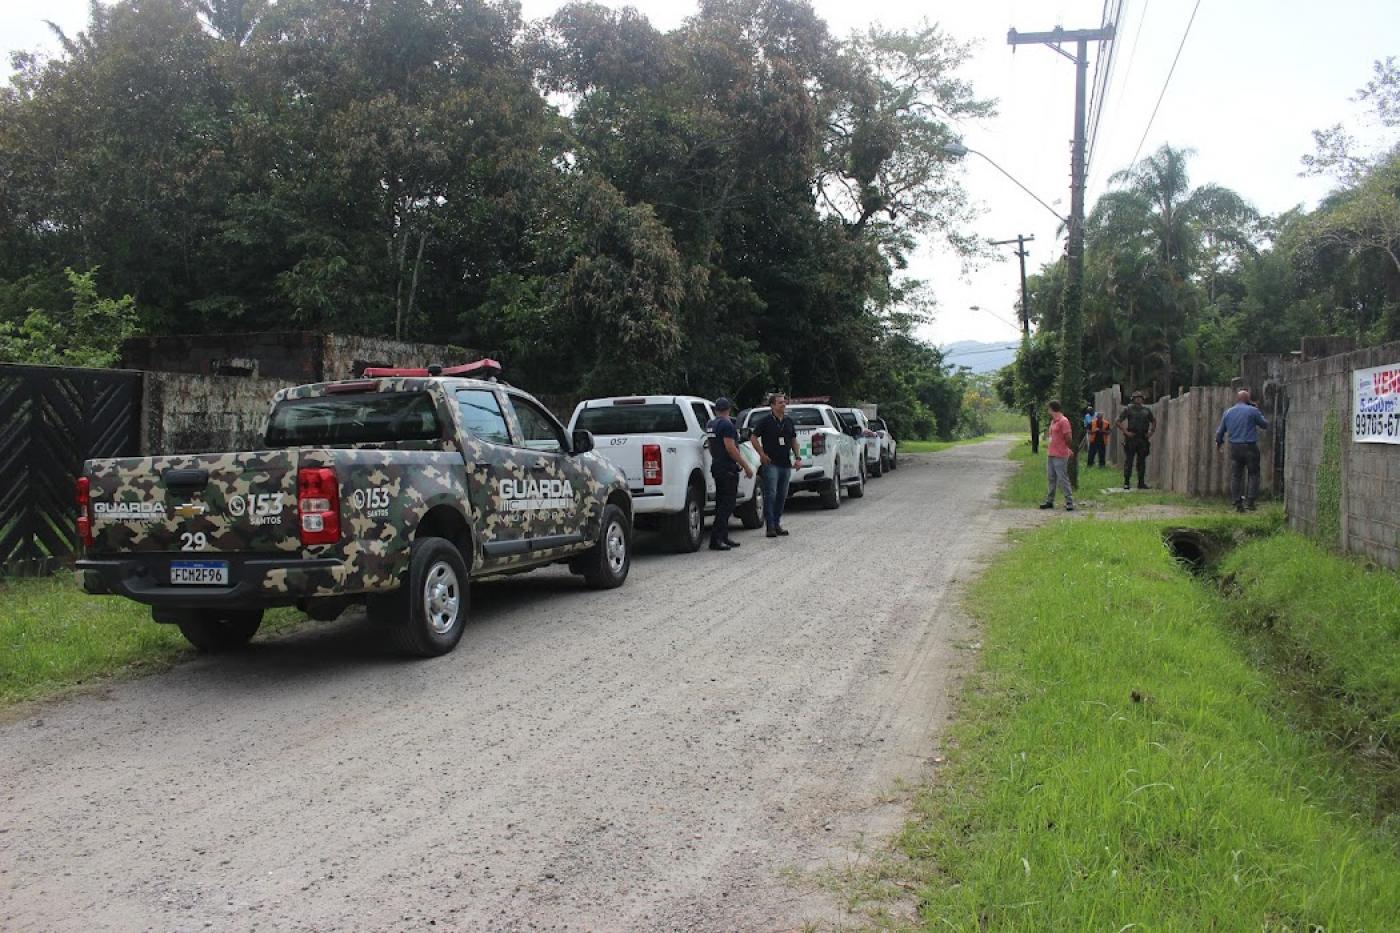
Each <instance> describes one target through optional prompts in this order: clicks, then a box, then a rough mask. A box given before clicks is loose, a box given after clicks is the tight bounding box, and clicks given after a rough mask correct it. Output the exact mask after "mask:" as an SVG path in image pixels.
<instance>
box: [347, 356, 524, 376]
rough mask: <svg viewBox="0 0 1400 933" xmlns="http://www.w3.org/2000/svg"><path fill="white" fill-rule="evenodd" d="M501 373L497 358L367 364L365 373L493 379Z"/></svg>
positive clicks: (367, 374) (374, 374) (373, 374)
mask: <svg viewBox="0 0 1400 933" xmlns="http://www.w3.org/2000/svg"><path fill="white" fill-rule="evenodd" d="M500 374H501V364H500V363H498V362H496V361H495V360H477V361H476V362H474V363H463V364H462V365H460V366H448V367H446V368H443V367H440V366H427V367H424V366H415V367H407V368H403V367H397V366H367V367H365V371H364V373H363V375H365V376H367V377H369V378H372V379H379V378H384V377H389V376H467V377H471V378H474V379H491V378H494V377H496V376H499V375H500Z"/></svg>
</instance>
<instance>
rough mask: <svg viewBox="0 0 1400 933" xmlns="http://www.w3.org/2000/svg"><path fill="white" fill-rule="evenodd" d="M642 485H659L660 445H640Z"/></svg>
mask: <svg viewBox="0 0 1400 933" xmlns="http://www.w3.org/2000/svg"><path fill="white" fill-rule="evenodd" d="M642 485H644V486H660V485H661V445H660V444H643V445H642Z"/></svg>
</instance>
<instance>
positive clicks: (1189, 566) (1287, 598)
mask: <svg viewBox="0 0 1400 933" xmlns="http://www.w3.org/2000/svg"><path fill="white" fill-rule="evenodd" d="M1162 543H1163V545H1164V546H1165V547H1166V549H1167V551H1168V553H1170V554H1171V556H1172V557H1173V558H1174V559H1175V561H1176V563H1177V564H1178V566H1179V567H1180V568H1181V569H1182V570H1183V571H1184V572H1186V573H1189V574H1191V575H1192V576H1193V577H1195V578H1196V580H1197V581H1198V583H1199V584H1200V585H1201V586H1202V587H1204V588H1205V589H1206V590H1207V592H1209V593H1210V594H1211V595H1212V597H1213V598H1215V599H1218V600H1220V601H1221V602H1222V603H1223V604H1224V609H1225V612H1224V617H1225V619H1226V620H1227V623H1228V624H1229V625H1230V627H1231V628H1232V630H1233V631H1234V632H1235V633H1236V634H1237V635H1238V636H1239V638H1240V639H1241V644H1242V647H1243V648H1244V649H1245V651H1246V652H1247V654H1248V656H1249V657H1250V659H1251V660H1252V661H1253V663H1254V664H1255V666H1256V667H1258V668H1259V669H1260V670H1261V671H1262V672H1263V673H1264V674H1266V675H1267V676H1268V677H1269V681H1270V684H1271V686H1272V687H1273V689H1274V691H1275V693H1276V694H1277V696H1278V697H1279V698H1280V700H1281V702H1280V704H1279V706H1280V712H1281V714H1282V715H1283V716H1285V717H1286V719H1287V721H1288V722H1289V723H1290V725H1291V726H1293V727H1294V728H1295V729H1298V730H1300V731H1306V732H1311V733H1314V734H1316V735H1318V736H1319V737H1321V738H1322V739H1323V741H1324V742H1325V743H1326V745H1328V746H1329V747H1331V748H1332V749H1334V750H1335V751H1338V752H1340V753H1342V754H1343V755H1344V756H1345V762H1346V766H1347V769H1348V770H1349V771H1350V772H1351V773H1352V775H1353V776H1354V777H1355V778H1357V780H1358V789H1359V791H1360V793H1359V794H1358V795H1357V796H1358V797H1359V798H1360V799H1358V800H1357V803H1358V804H1359V805H1361V806H1360V807H1359V809H1361V810H1363V811H1369V812H1370V814H1371V817H1372V822H1373V824H1374V825H1376V826H1377V827H1380V828H1385V829H1389V830H1393V831H1395V832H1397V833H1400V731H1397V730H1398V727H1400V706H1397V699H1398V698H1400V668H1397V667H1396V666H1394V663H1393V661H1394V659H1395V657H1396V651H1395V647H1394V646H1395V643H1396V639H1397V637H1400V577H1397V576H1396V575H1395V574H1392V573H1389V572H1387V571H1385V570H1381V569H1378V568H1374V567H1368V566H1365V565H1363V564H1362V563H1360V562H1358V561H1355V560H1352V559H1348V558H1343V557H1340V556H1338V555H1335V554H1332V553H1331V552H1328V551H1326V550H1325V549H1322V548H1319V547H1317V546H1316V545H1314V544H1312V543H1311V542H1309V541H1306V540H1305V539H1303V538H1301V537H1299V536H1296V535H1293V534H1290V533H1288V532H1284V531H1281V530H1278V529H1271V528H1268V527H1266V526H1260V525H1240V524H1231V523H1228V522H1226V523H1220V522H1216V523H1211V524H1206V525H1202V526H1177V527H1170V528H1166V529H1164V530H1163V531H1162ZM1397 841H1400V837H1398V838H1397Z"/></svg>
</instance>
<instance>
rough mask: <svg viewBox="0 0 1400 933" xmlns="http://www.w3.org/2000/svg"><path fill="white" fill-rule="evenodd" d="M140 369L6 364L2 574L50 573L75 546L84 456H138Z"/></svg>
mask: <svg viewBox="0 0 1400 933" xmlns="http://www.w3.org/2000/svg"><path fill="white" fill-rule="evenodd" d="M140 410H141V374H140V373H137V372H127V371H124V370H110V369H66V368H62V367H57V366H11V365H6V364H0V575H17V576H28V575H37V574H44V573H51V572H53V571H54V570H55V569H57V568H58V567H60V566H62V565H63V564H64V563H65V562H66V561H67V560H68V559H69V558H70V557H71V556H72V555H73V552H74V551H75V550H76V549H77V530H76V527H75V518H76V506H75V503H74V498H73V495H74V482H75V480H76V479H77V476H78V471H79V469H81V467H82V465H83V461H84V460H87V459H91V458H95V457H129V456H135V455H136V454H137V452H138V448H139V447H140V443H141V437H140V433H141V423H140Z"/></svg>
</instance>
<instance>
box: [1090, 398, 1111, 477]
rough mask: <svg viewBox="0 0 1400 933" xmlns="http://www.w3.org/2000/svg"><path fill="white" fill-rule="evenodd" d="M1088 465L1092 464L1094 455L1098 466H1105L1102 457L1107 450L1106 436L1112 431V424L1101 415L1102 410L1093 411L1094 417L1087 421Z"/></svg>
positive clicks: (1105, 463)
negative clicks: (1097, 460)
mask: <svg viewBox="0 0 1400 933" xmlns="http://www.w3.org/2000/svg"><path fill="white" fill-rule="evenodd" d="M1088 430H1089V466H1093V465H1094V456H1095V455H1096V454H1097V455H1098V458H1099V466H1107V462H1106V461H1105V460H1104V457H1105V455H1106V453H1107V451H1108V436H1109V435H1110V434H1112V433H1113V424H1112V422H1110V421H1109V420H1108V419H1107V418H1105V417H1104V416H1103V412H1101V411H1096V412H1094V419H1093V420H1092V421H1090V422H1089V428H1088Z"/></svg>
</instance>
